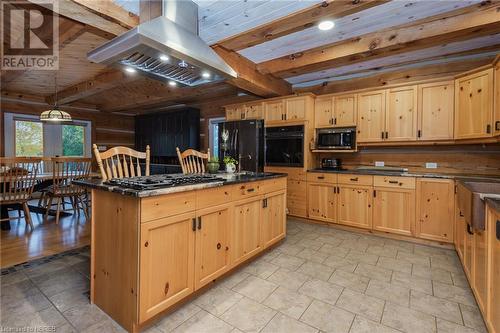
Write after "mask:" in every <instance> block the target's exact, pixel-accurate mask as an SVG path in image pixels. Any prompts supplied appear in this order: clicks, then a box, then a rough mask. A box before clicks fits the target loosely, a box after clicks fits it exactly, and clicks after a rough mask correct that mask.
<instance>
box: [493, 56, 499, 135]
mask: <svg viewBox="0 0 500 333" xmlns="http://www.w3.org/2000/svg"><path fill="white" fill-rule="evenodd" d="M493 87H494V89H495V92H494V96H493V100H494V102H495V119H494V121H495V126H494V127H495V135H500V59H497V62H496V64H495V78H494V83H493Z"/></svg>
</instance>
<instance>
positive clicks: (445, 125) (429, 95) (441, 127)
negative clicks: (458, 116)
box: [417, 81, 455, 140]
mask: <svg viewBox="0 0 500 333" xmlns="http://www.w3.org/2000/svg"><path fill="white" fill-rule="evenodd" d="M454 99H455V93H454V83H453V81H447V82H437V83H428V84H421V85H419V86H418V130H417V138H418V139H419V140H447V139H453V113H454V110H455V108H454V103H455V102H454Z"/></svg>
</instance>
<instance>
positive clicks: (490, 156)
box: [316, 144, 500, 176]
mask: <svg viewBox="0 0 500 333" xmlns="http://www.w3.org/2000/svg"><path fill="white" fill-rule="evenodd" d="M324 157H332V158H340V159H342V165H343V166H344V167H345V168H346V169H354V168H356V167H358V166H374V165H375V161H384V163H385V166H395V167H404V168H408V170H409V171H410V172H430V173H432V172H442V173H451V174H461V173H465V174H477V175H497V176H500V144H491V145H460V146H439V147H398V148H396V147H393V148H381V147H377V148H375V147H374V148H372V147H367V148H362V150H361V151H359V152H357V153H335V154H334V153H330V154H326V153H322V154H317V158H316V167H319V166H320V161H321V158H324ZM426 162H435V163H437V164H438V168H437V169H426V168H425V163H426Z"/></svg>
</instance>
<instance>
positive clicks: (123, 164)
mask: <svg viewBox="0 0 500 333" xmlns="http://www.w3.org/2000/svg"><path fill="white" fill-rule="evenodd" d="M93 149H94V155H95V158H96V160H97V165H98V166H99V170H101V177H102V179H103V180H108V179H111V178H123V177H136V176H142V170H141V165H140V161H139V160H144V159H145V160H146V172H145V175H146V176H149V159H150V156H149V154H150V153H149V146H146V152H145V153H142V152H139V151H136V150H133V149H131V148H127V147H113V148H110V149H108V150H106V151H105V152H103V153H101V152H100V151H99V149H97V146H96V145H95V144H94V146H93ZM134 162H135V165H134Z"/></svg>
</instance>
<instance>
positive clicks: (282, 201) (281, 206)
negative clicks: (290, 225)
mask: <svg viewBox="0 0 500 333" xmlns="http://www.w3.org/2000/svg"><path fill="white" fill-rule="evenodd" d="M262 207H263V209H262V223H261V242H262V245H263V247H268V246H270V245H272V244H274V243H276V242H277V241H279V240H280V239H281V238H283V237H284V236H285V230H286V225H285V223H283V221H285V220H286V211H285V207H286V192H285V191H280V192H276V193H272V194H268V195H266V196H265V197H264V199H263V202H262Z"/></svg>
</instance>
